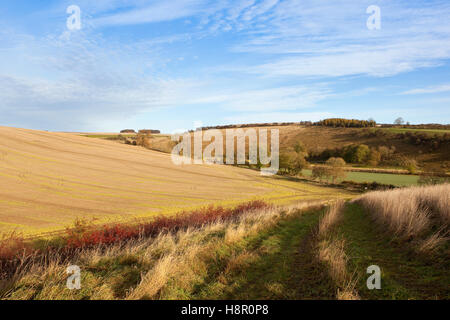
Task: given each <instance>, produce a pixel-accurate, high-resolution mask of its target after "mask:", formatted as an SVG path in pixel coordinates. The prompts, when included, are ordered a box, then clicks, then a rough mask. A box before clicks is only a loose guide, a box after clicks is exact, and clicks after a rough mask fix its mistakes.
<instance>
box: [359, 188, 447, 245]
mask: <svg viewBox="0 0 450 320" xmlns="http://www.w3.org/2000/svg"><path fill="white" fill-rule="evenodd" d="M358 201H359V202H361V203H362V204H363V206H364V207H366V209H368V210H369V211H370V213H371V214H372V216H373V218H374V219H375V220H376V221H377V222H378V223H380V224H381V225H384V226H387V228H388V229H389V230H390V232H392V233H393V234H394V235H395V236H396V237H399V238H400V239H404V240H418V241H419V242H420V244H419V247H418V250H419V252H427V251H428V252H431V251H434V250H435V249H436V248H437V247H439V246H440V245H441V244H444V243H446V242H447V241H448V237H446V235H447V234H448V230H449V225H450V224H449V222H450V218H449V217H450V185H449V184H444V185H437V186H427V187H413V188H407V189H399V190H394V191H378V192H372V193H368V194H366V195H364V196H362V197H361V198H359V199H358ZM435 229H437V230H438V231H433V230H435ZM430 233H431V234H430Z"/></svg>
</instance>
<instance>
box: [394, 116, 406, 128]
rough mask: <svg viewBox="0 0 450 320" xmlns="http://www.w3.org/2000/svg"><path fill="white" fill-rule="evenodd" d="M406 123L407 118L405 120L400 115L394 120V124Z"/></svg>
mask: <svg viewBox="0 0 450 320" xmlns="http://www.w3.org/2000/svg"><path fill="white" fill-rule="evenodd" d="M404 123H405V120H403V118H402V117H399V118H397V119H395V121H394V124H396V125H399V126H400V125H402V124H404Z"/></svg>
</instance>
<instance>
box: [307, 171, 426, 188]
mask: <svg viewBox="0 0 450 320" xmlns="http://www.w3.org/2000/svg"><path fill="white" fill-rule="evenodd" d="M303 174H304V175H305V176H306V177H311V175H312V171H311V170H303ZM345 180H348V181H354V182H360V183H366V182H367V183H370V182H377V183H381V184H392V185H394V186H397V187H405V186H413V185H417V183H418V181H419V176H417V175H406V174H392V173H371V172H347V173H346V176H345Z"/></svg>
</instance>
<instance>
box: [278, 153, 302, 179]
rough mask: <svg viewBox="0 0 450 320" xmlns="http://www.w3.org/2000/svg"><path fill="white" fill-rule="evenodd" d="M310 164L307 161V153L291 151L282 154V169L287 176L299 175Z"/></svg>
mask: <svg viewBox="0 0 450 320" xmlns="http://www.w3.org/2000/svg"><path fill="white" fill-rule="evenodd" d="M308 166H309V164H308V162H307V161H306V159H305V153H303V152H295V151H294V150H290V151H287V152H283V153H281V154H280V169H281V170H283V171H284V172H285V173H287V174H292V175H298V174H301V172H302V170H303V169H306V168H308Z"/></svg>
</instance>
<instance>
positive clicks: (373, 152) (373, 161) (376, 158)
mask: <svg viewBox="0 0 450 320" xmlns="http://www.w3.org/2000/svg"><path fill="white" fill-rule="evenodd" d="M380 162H381V152H379V151H378V150H377V149H375V148H372V149H370V154H369V159H368V164H369V165H371V166H373V167H376V166H377V165H378V164H379V163H380Z"/></svg>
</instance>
